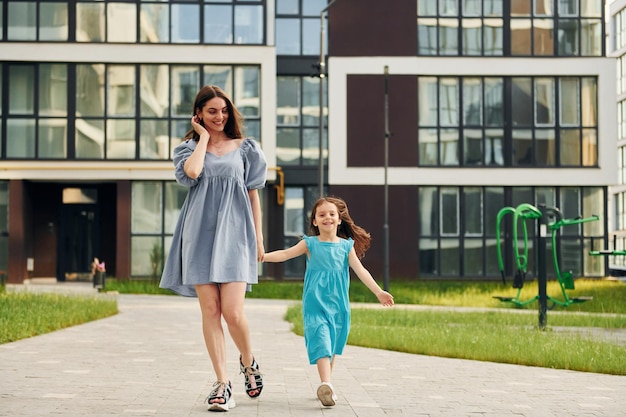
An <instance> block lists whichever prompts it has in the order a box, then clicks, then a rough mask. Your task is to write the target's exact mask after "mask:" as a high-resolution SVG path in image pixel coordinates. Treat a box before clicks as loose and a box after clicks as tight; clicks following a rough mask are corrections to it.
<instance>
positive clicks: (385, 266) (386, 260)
mask: <svg viewBox="0 0 626 417" xmlns="http://www.w3.org/2000/svg"><path fill="white" fill-rule="evenodd" d="M384 110H385V116H384V117H385V221H384V225H383V237H384V242H383V243H384V259H383V287H384V290H385V291H389V185H388V182H387V169H388V167H389V137H390V136H391V133H390V132H389V67H388V66H387V65H385V109H384Z"/></svg>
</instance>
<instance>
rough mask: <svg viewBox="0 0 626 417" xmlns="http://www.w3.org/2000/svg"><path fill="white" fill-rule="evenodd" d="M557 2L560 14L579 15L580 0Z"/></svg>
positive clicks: (561, 0)
mask: <svg viewBox="0 0 626 417" xmlns="http://www.w3.org/2000/svg"><path fill="white" fill-rule="evenodd" d="M520 1H521V0H520ZM557 3H558V6H559V16H578V0H559V1H558V2H557Z"/></svg>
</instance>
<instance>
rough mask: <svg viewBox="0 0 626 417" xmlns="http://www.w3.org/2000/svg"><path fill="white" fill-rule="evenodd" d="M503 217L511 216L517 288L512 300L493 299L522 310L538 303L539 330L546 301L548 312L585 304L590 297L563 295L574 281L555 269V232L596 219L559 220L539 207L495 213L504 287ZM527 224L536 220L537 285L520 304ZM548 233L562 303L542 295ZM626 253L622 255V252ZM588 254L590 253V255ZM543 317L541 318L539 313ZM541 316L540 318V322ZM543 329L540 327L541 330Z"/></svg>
mask: <svg viewBox="0 0 626 417" xmlns="http://www.w3.org/2000/svg"><path fill="white" fill-rule="evenodd" d="M507 214H513V246H514V252H515V264H516V267H517V271H516V273H515V277H514V279H513V288H518V291H517V295H516V296H515V297H500V296H494V298H497V299H499V300H500V301H503V302H509V303H513V304H515V305H516V306H518V307H521V306H524V305H526V304H529V303H532V302H534V301H537V300H538V301H539V302H540V326H542V322H543V325H545V308H546V307H547V301H548V300H550V301H551V302H552V306H551V307H550V308H554V306H556V305H560V306H563V307H567V306H569V305H571V304H574V303H582V302H585V301H589V300H591V299H592V297H570V296H568V294H567V291H566V290H573V289H575V287H574V279H573V277H572V272H571V271H566V272H561V268H560V267H559V260H558V254H557V235H558V232H559V230H560V229H561V228H562V227H565V226H570V225H576V224H580V223H586V222H592V221H597V220H599V219H600V218H599V216H597V215H593V216H591V217H585V218H583V217H577V218H575V219H563V217H562V215H561V212H560V211H559V209H558V208H556V207H546V206H545V205H539V208H537V207H535V206H533V205H531V204H528V203H524V204H520V205H519V206H517V208H515V209H514V208H513V207H504V208H503V209H501V210H500V211H499V212H498V217H497V221H498V222H497V225H496V236H497V244H496V246H497V252H498V265H499V267H500V273H501V275H502V282H503V283H505V282H506V279H505V272H504V259H503V256H502V247H501V246H502V245H501V244H500V238H501V235H500V227H501V226H500V225H501V222H502V220H503V218H504V217H505V216H506V215H507ZM527 220H536V221H537V240H538V245H537V267H538V274H537V277H538V281H539V291H538V292H539V294H538V295H536V296H535V297H532V298H530V299H528V300H521V299H520V294H521V292H522V288H523V287H524V280H525V278H526V273H527V265H528V247H529V245H528V230H527V226H526V221H527ZM520 221H522V230H523V232H524V236H523V245H524V247H523V250H522V251H520V248H519V239H518V228H519V224H518V223H519V222H520ZM548 230H550V235H551V241H552V258H553V260H554V271H555V274H556V278H557V280H558V283H559V286H560V288H561V294H562V296H563V299H562V300H560V299H557V298H555V297H552V296H550V295H548V294H547V293H546V281H547V278H546V275H547V273H546V269H547V268H546V259H545V258H546V238H547V231H548ZM625 253H626V252H625ZM590 254H591V253H590ZM542 309H543V310H544V311H543V314H542V311H541V310H542ZM542 315H543V318H542ZM542 327H543V326H542Z"/></svg>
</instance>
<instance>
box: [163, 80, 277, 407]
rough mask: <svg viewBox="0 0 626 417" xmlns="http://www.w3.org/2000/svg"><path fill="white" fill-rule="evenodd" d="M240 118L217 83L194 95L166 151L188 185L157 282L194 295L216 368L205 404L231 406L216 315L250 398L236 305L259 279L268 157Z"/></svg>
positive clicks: (257, 388)
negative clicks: (178, 136) (185, 121)
mask: <svg viewBox="0 0 626 417" xmlns="http://www.w3.org/2000/svg"><path fill="white" fill-rule="evenodd" d="M242 119H243V118H242V117H241V114H240V113H239V111H238V110H237V108H236V107H235V106H234V105H233V103H232V101H231V100H230V98H229V97H228V96H227V95H226V93H224V91H223V90H221V89H220V88H219V87H216V86H205V87H203V88H202V89H201V90H200V91H199V92H198V94H197V95H196V99H195V102H194V106H193V117H192V118H191V126H192V129H190V130H189V132H187V134H186V135H185V142H183V143H181V144H180V145H178V146H177V147H176V148H175V149H174V157H173V159H174V166H175V174H176V181H177V182H178V183H179V184H181V185H183V186H185V187H188V188H189V192H188V194H187V197H186V199H185V202H184V203H183V206H182V208H181V213H180V217H179V219H178V223H177V225H176V228H175V231H174V236H173V241H172V247H171V249H170V252H169V255H168V258H167V261H166V264H165V266H164V269H163V276H162V278H161V284H160V286H161V287H162V288H169V289H170V290H172V291H175V292H177V293H178V294H181V295H184V296H190V297H194V296H197V297H198V300H199V303H200V309H201V312H202V330H203V334H204V340H205V343H206V347H207V350H208V352H209V356H210V358H211V362H212V364H213V369H214V371H215V374H216V376H217V381H216V382H215V384H214V386H213V387H214V389H213V391H212V392H211V393H210V394H209V396H208V397H207V402H208V405H209V410H211V411H228V409H229V408H233V407H235V401H234V398H233V394H232V386H231V383H230V380H229V378H228V375H227V371H226V348H225V339H224V330H223V328H222V317H223V318H224V321H225V322H226V324H227V326H228V331H229V333H230V335H231V337H232V339H233V342H234V343H235V345H236V346H237V349H238V350H239V352H240V368H241V371H242V373H243V374H244V377H245V387H246V393H247V394H248V396H249V397H250V398H257V397H258V396H259V395H260V394H261V390H262V389H263V377H262V375H261V373H260V372H259V365H258V363H257V362H256V360H255V359H254V356H253V354H252V348H251V346H250V330H249V327H248V320H247V318H246V316H245V315H244V312H243V305H244V299H245V293H246V291H248V290H250V288H251V284H256V283H257V282H258V271H257V268H258V262H259V261H260V260H261V259H262V257H263V254H264V252H265V249H264V246H263V233H262V228H261V204H260V201H259V193H258V189H259V188H263V187H264V186H265V176H266V172H267V164H266V162H265V156H264V155H263V151H262V150H261V148H260V147H259V145H258V143H257V142H256V141H255V140H254V139H251V138H243V136H242V132H241V129H242Z"/></svg>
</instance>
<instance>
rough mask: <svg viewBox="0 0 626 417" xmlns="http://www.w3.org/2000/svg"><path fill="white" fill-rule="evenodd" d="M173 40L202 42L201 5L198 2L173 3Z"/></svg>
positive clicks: (176, 41) (178, 41)
mask: <svg viewBox="0 0 626 417" xmlns="http://www.w3.org/2000/svg"><path fill="white" fill-rule="evenodd" d="M171 13H172V18H171V29H172V42H173V43H199V42H200V6H199V5H197V4H172V9H171Z"/></svg>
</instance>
